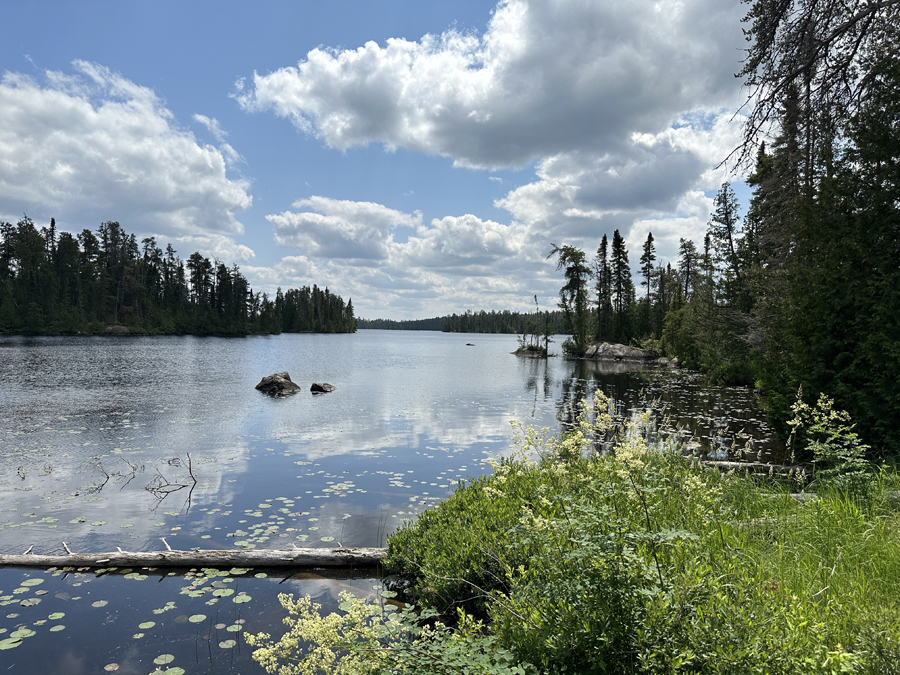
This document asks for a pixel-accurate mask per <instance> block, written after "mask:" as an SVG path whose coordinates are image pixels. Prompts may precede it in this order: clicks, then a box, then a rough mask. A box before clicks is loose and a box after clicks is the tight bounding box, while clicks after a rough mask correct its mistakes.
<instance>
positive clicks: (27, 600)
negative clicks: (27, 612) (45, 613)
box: [19, 598, 41, 607]
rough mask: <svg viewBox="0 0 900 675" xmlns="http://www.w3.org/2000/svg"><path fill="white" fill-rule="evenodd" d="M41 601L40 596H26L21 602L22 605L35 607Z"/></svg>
mask: <svg viewBox="0 0 900 675" xmlns="http://www.w3.org/2000/svg"><path fill="white" fill-rule="evenodd" d="M40 603H41V599H40V598H25V599H24V600H23V601H22V602H20V603H19V604H20V605H22V607H34V606H35V605H39V604H40Z"/></svg>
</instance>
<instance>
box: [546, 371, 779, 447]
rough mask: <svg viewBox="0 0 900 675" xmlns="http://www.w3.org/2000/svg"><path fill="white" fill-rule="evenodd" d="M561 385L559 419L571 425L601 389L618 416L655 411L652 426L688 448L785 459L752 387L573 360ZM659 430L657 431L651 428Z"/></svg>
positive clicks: (691, 375)
mask: <svg viewBox="0 0 900 675" xmlns="http://www.w3.org/2000/svg"><path fill="white" fill-rule="evenodd" d="M572 364H573V370H572V374H571V376H570V377H569V378H568V380H566V381H565V382H564V383H563V392H562V397H561V400H560V401H559V415H558V416H559V420H560V422H562V423H563V425H568V426H570V425H572V424H573V423H574V421H575V420H576V419H577V417H578V415H579V414H580V413H581V412H582V408H583V406H582V401H583V400H584V399H586V398H587V399H588V400H591V399H592V397H593V392H594V391H595V390H596V389H601V390H602V391H603V392H604V393H605V394H606V395H607V396H608V397H609V398H610V399H612V400H613V401H614V403H615V411H614V413H613V411H612V410H611V411H610V412H611V414H614V416H615V417H618V418H619V419H620V420H621V419H625V418H627V417H628V416H630V415H632V414H633V413H634V412H636V411H641V410H645V409H648V408H650V409H652V410H653V419H654V424H656V425H658V426H659V427H660V431H662V432H663V433H665V434H668V435H671V436H674V437H675V438H676V439H677V440H678V442H679V444H680V445H681V446H682V447H683V449H684V450H685V451H686V452H689V453H691V452H692V453H694V454H697V455H701V456H704V457H707V458H710V459H738V460H749V461H752V460H759V461H774V462H781V461H783V458H784V447H783V446H782V445H781V444H780V443H779V442H778V441H777V439H776V438H775V437H774V435H773V434H772V431H771V429H770V428H769V426H768V425H767V424H766V422H765V417H764V415H763V413H762V412H761V410H760V409H759V406H758V405H757V403H756V401H755V399H754V397H753V393H752V391H750V390H749V389H747V388H744V387H724V386H715V385H710V384H709V383H708V382H706V381H705V379H704V378H703V377H702V376H701V375H700V374H699V373H695V372H691V371H686V370H673V369H669V368H666V367H657V366H654V367H644V366H643V365H642V364H626V363H608V362H594V361H573V362H572ZM653 433H656V432H653Z"/></svg>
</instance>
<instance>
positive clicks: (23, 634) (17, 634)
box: [9, 628, 34, 638]
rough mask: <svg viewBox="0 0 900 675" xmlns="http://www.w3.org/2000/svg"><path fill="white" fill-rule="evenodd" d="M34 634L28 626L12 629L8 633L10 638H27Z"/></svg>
mask: <svg viewBox="0 0 900 675" xmlns="http://www.w3.org/2000/svg"><path fill="white" fill-rule="evenodd" d="M32 635H34V631H33V630H31V629H30V628H20V629H19V630H14V631H13V632H12V633H10V634H9V637H11V638H27V637H31V636H32Z"/></svg>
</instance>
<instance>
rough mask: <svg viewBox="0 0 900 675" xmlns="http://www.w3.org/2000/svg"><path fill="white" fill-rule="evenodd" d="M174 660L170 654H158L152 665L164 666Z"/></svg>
mask: <svg viewBox="0 0 900 675" xmlns="http://www.w3.org/2000/svg"><path fill="white" fill-rule="evenodd" d="M174 660H175V657H174V656H173V655H172V654H160V655H159V656H157V657H156V658H155V659H153V663H155V664H156V665H158V666H164V665H165V664H167V663H172V661H174Z"/></svg>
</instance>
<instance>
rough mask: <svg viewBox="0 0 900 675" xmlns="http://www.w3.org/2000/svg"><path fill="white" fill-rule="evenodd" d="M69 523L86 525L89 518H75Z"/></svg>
mask: <svg viewBox="0 0 900 675" xmlns="http://www.w3.org/2000/svg"><path fill="white" fill-rule="evenodd" d="M69 522H70V523H71V524H72V525H78V524H80V523H86V522H87V518H84V517H78V518H73V519H72V520H70V521H69Z"/></svg>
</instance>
